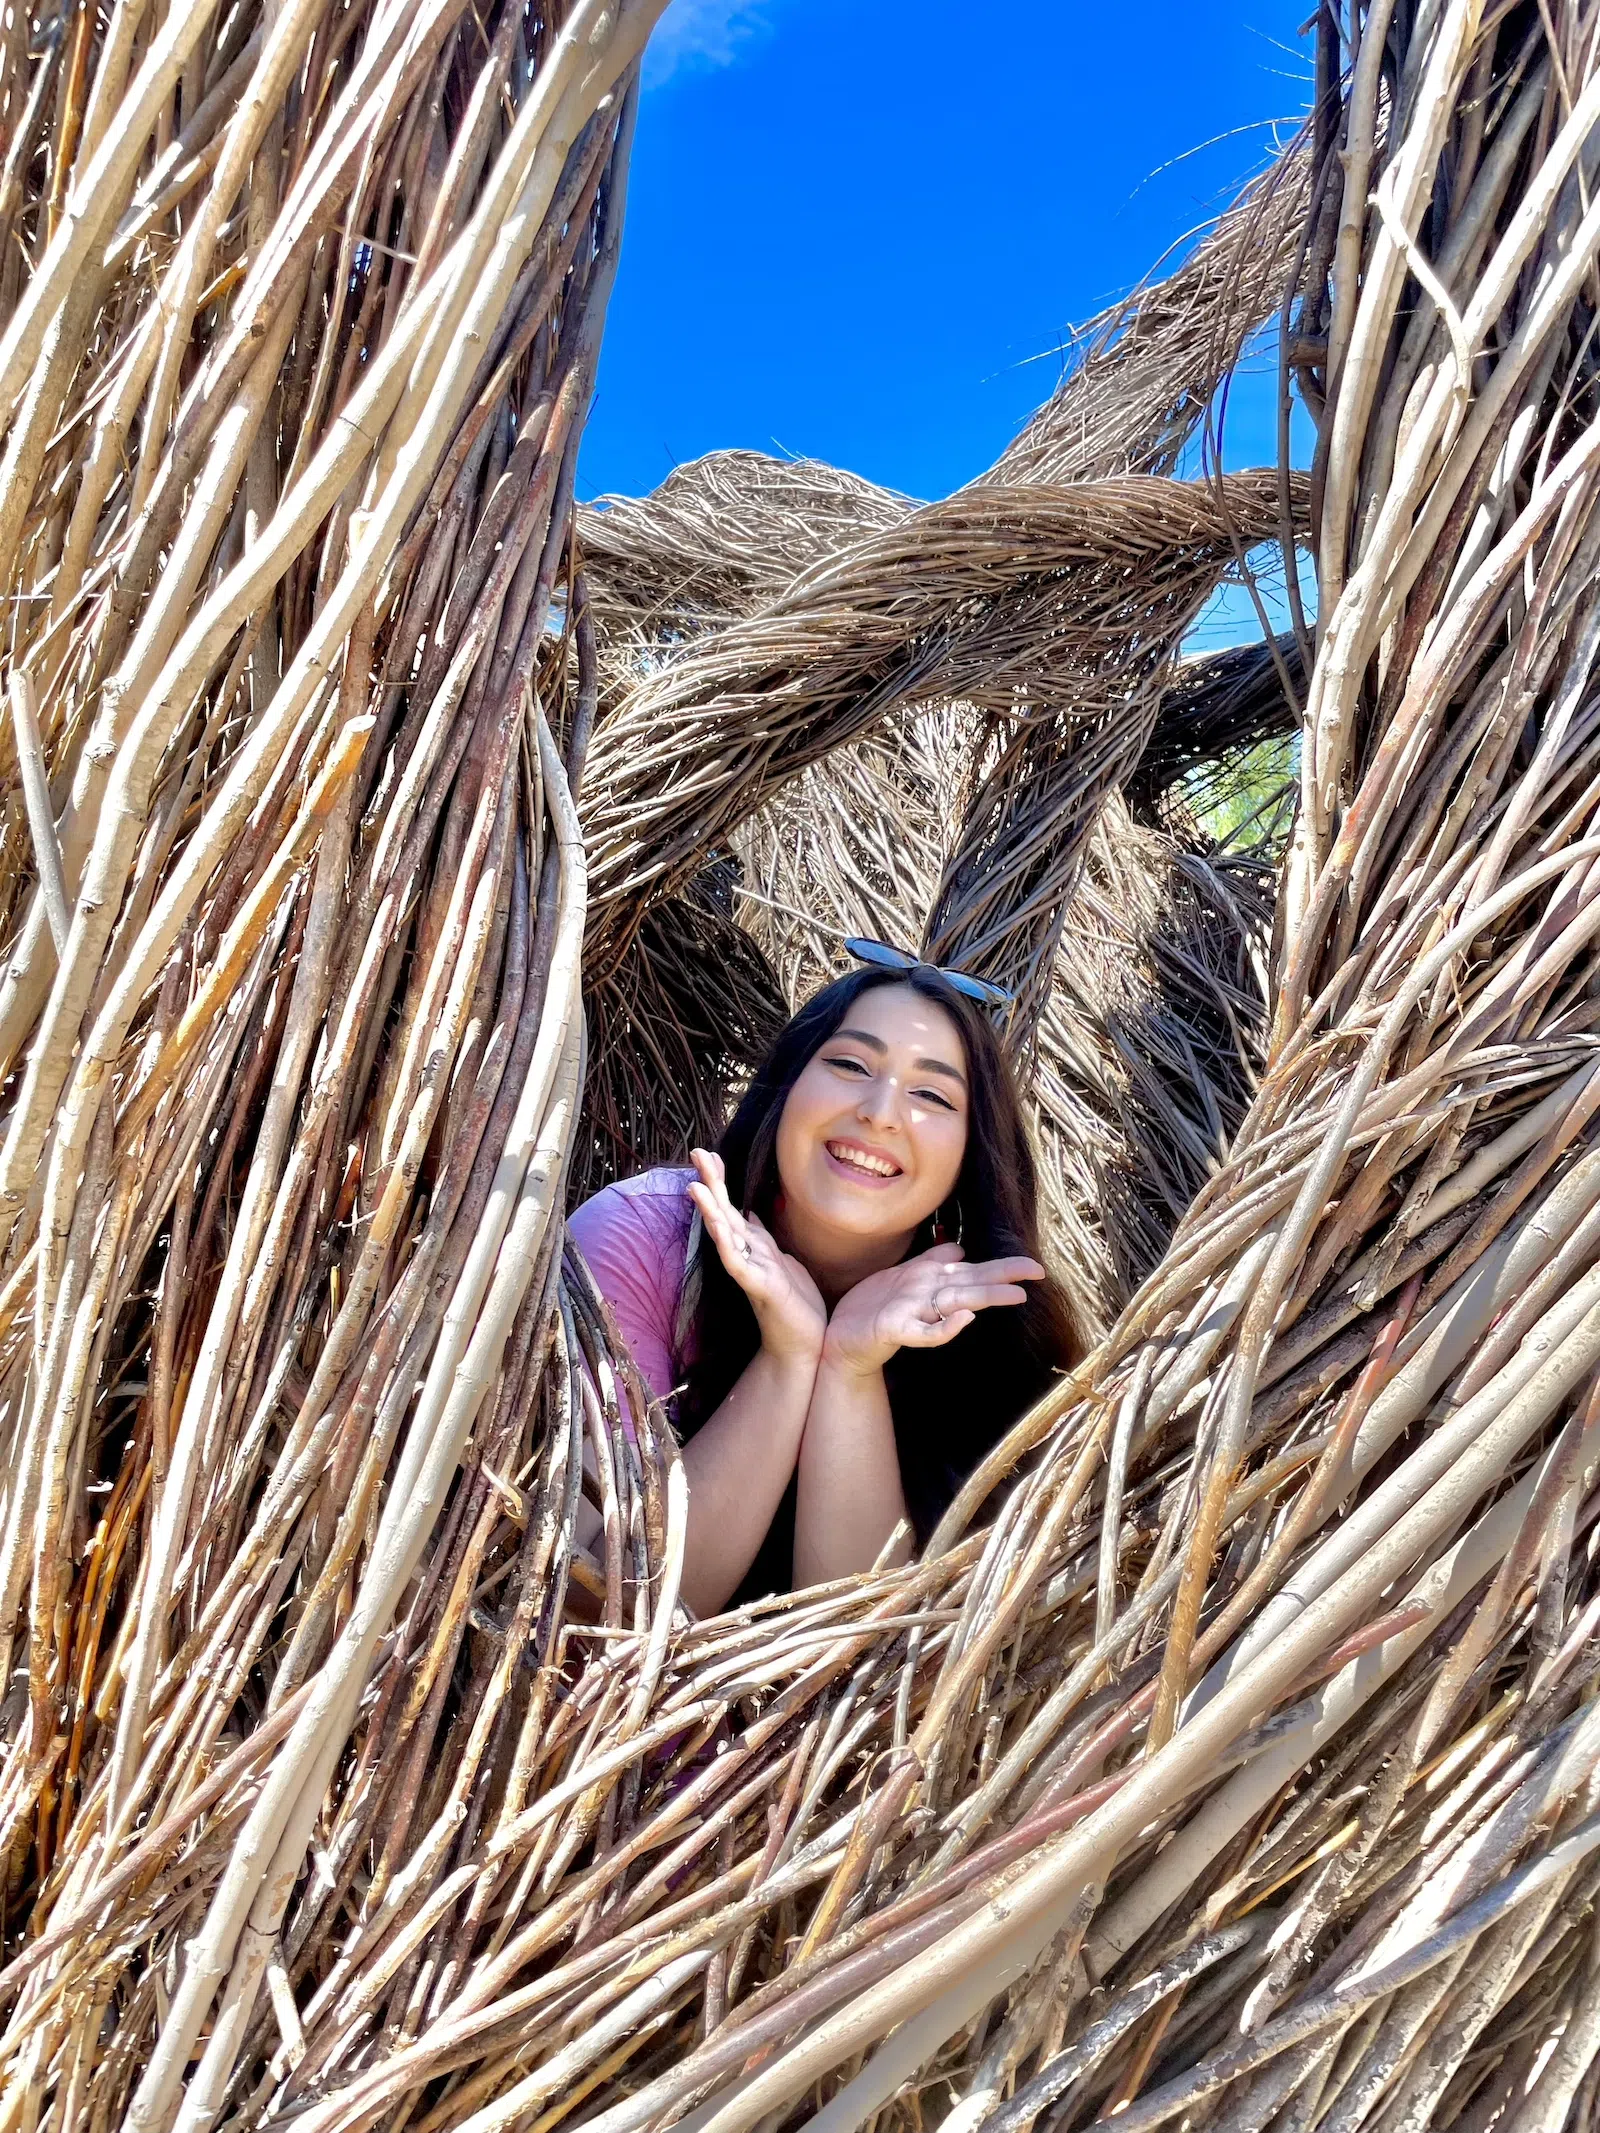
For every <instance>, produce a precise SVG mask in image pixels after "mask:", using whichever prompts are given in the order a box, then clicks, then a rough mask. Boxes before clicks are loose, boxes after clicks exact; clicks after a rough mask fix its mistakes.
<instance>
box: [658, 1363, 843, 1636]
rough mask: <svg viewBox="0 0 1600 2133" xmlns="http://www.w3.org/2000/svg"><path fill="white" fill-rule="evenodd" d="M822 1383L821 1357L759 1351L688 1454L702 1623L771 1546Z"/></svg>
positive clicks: (689, 1593) (695, 1594) (691, 1554)
mask: <svg viewBox="0 0 1600 2133" xmlns="http://www.w3.org/2000/svg"><path fill="white" fill-rule="evenodd" d="M816 1375H817V1362H816V1358H815V1357H814V1356H810V1355H805V1354H799V1353H796V1354H793V1355H774V1354H771V1353H769V1351H768V1350H767V1349H765V1348H760V1349H758V1350H757V1351H756V1354H755V1356H754V1357H753V1359H752V1360H751V1361H750V1362H749V1363H748V1364H747V1365H746V1367H745V1369H744V1372H743V1374H742V1375H741V1376H740V1378H739V1380H738V1382H737V1383H736V1384H735V1386H734V1388H733V1390H732V1392H730V1393H729V1394H728V1397H727V1398H726V1399H725V1400H724V1401H723V1403H722V1405H721V1406H720V1407H719V1408H718V1409H717V1411H716V1413H715V1414H714V1415H712V1416H711V1418H710V1420H709V1421H707V1422H706V1423H705V1424H704V1425H703V1427H701V1428H700V1429H698V1430H696V1432H695V1434H694V1435H693V1436H692V1437H691V1438H690V1439H689V1441H688V1443H687V1444H686V1445H685V1446H684V1448H683V1464H684V1468H685V1471H686V1472H687V1474H688V1477H689V1528H688V1534H687V1537H686V1541H685V1547H684V1565H683V1596H684V1598H685V1599H686V1600H687V1601H688V1603H689V1605H690V1606H691V1607H692V1608H693V1609H694V1611H695V1613H696V1614H697V1615H709V1614H715V1613H716V1611H717V1609H718V1608H720V1607H724V1606H726V1605H727V1602H728V1600H729V1598H730V1597H731V1596H732V1594H733V1593H734V1592H735V1591H737V1589H738V1586H739V1581H740V1579H741V1578H742V1577H743V1576H744V1574H745V1572H746V1571H747V1570H748V1569H749V1568H750V1565H751V1564H752V1563H753V1562H754V1561H755V1558H756V1551H757V1549H758V1548H759V1547H760V1546H761V1543H762V1542H763V1541H764V1540H765V1539H766V1536H767V1528H768V1527H769V1526H770V1525H771V1523H772V1517H773V1513H774V1512H775V1511H776V1510H777V1508H778V1505H779V1504H780V1503H781V1502H782V1500H783V1492H784V1490H785V1489H786V1488H787V1487H788V1486H789V1477H790V1475H791V1474H792V1473H793V1472H794V1470H795V1460H796V1459H797V1457H798V1456H799V1451H800V1442H801V1437H802V1434H803V1432H804V1430H805V1426H806V1413H807V1410H808V1409H809V1407H810V1405H811V1391H812V1386H813V1385H814V1384H815V1382H816Z"/></svg>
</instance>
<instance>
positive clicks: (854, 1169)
mask: <svg viewBox="0 0 1600 2133" xmlns="http://www.w3.org/2000/svg"><path fill="white" fill-rule="evenodd" d="M822 1147H823V1153H824V1154H825V1155H827V1156H828V1157H829V1159H830V1160H831V1161H832V1162H833V1164H834V1166H835V1168H836V1169H839V1170H842V1171H843V1172H844V1174H845V1176H846V1177H848V1178H849V1180H850V1182H851V1183H852V1184H862V1185H887V1184H890V1183H892V1181H893V1180H894V1179H895V1178H898V1177H900V1176H902V1175H903V1174H904V1171H905V1165H904V1164H903V1163H901V1162H898V1161H897V1160H896V1159H895V1157H894V1156H892V1155H889V1154H887V1153H886V1152H885V1151H884V1150H883V1149H881V1148H869V1147H867V1146H866V1145H865V1143H864V1142H861V1141H857V1140H846V1139H844V1138H842V1137H841V1138H839V1139H835V1140H828V1141H824V1142H823V1144H822Z"/></svg>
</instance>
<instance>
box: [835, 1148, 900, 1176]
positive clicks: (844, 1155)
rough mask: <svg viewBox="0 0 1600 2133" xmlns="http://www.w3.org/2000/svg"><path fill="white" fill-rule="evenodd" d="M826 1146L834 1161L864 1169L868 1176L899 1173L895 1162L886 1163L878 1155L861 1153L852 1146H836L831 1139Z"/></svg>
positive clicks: (896, 1174)
mask: <svg viewBox="0 0 1600 2133" xmlns="http://www.w3.org/2000/svg"><path fill="white" fill-rule="evenodd" d="M827 1146H828V1153H829V1155H831V1156H832V1157H833V1159H834V1161H835V1162H836V1163H848V1164H850V1165H851V1167H852V1168H853V1169H855V1170H864V1171H866V1172H867V1174H868V1176H869V1177H874V1178H897V1177H898V1176H899V1175H900V1166H899V1165H898V1164H897V1163H886V1162H884V1161H883V1159H882V1158H881V1157H880V1156H875V1155H862V1154H860V1153H858V1151H857V1150H856V1149H854V1148H843V1147H836V1146H835V1145H834V1143H833V1142H832V1141H829V1142H828V1144H827Z"/></svg>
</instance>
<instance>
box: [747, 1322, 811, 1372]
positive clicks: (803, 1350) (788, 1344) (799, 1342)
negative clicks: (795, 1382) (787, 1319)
mask: <svg viewBox="0 0 1600 2133" xmlns="http://www.w3.org/2000/svg"><path fill="white" fill-rule="evenodd" d="M758 1323H759V1321H758ZM822 1348H823V1336H822V1332H821V1330H820V1329H819V1330H818V1332H817V1333H816V1334H815V1335H811V1334H807V1333H798V1332H796V1331H795V1330H794V1329H793V1328H792V1327H773V1328H769V1327H766V1326H762V1327H761V1349H760V1353H761V1354H762V1355H764V1356H765V1357H766V1358H767V1360H768V1361H769V1362H770V1363H771V1364H772V1365H773V1367H774V1368H775V1369H778V1370H781V1371H783V1372H784V1373H785V1375H799V1374H801V1373H804V1374H806V1375H807V1376H809V1377H815V1376H816V1374H817V1368H818V1365H819V1364H820V1363H821V1361H822Z"/></svg>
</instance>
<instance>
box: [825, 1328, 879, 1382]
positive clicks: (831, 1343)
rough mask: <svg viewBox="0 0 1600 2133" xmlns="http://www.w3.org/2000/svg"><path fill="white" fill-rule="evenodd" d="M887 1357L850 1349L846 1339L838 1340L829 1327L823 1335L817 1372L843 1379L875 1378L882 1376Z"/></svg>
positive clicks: (873, 1352)
mask: <svg viewBox="0 0 1600 2133" xmlns="http://www.w3.org/2000/svg"><path fill="white" fill-rule="evenodd" d="M888 1360H889V1358H888V1356H886V1355H883V1354H880V1353H878V1352H876V1351H867V1352H865V1353H864V1352H863V1351H862V1350H860V1349H857V1348H852V1347H851V1345H850V1342H849V1340H848V1339H842V1340H841V1339H839V1338H838V1337H837V1336H836V1335H835V1334H834V1332H833V1330H832V1328H831V1327H830V1328H829V1330H828V1332H827V1333H826V1334H824V1336H823V1341H822V1354H821V1356H820V1358H819V1360H818V1368H819V1370H827V1371H830V1372H833V1373H834V1374H835V1375H837V1376H839V1377H845V1378H875V1377H881V1376H882V1374H883V1366H884V1364H885V1363H886V1362H887V1361H888Z"/></svg>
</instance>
